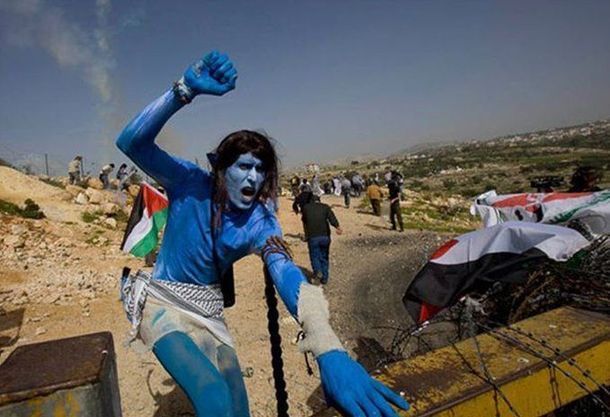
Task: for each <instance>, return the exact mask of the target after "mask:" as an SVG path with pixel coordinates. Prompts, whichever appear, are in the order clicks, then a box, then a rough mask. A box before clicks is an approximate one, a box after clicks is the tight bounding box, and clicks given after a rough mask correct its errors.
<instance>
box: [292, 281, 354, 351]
mask: <svg viewBox="0 0 610 417" xmlns="http://www.w3.org/2000/svg"><path fill="white" fill-rule="evenodd" d="M297 315H298V320H299V323H300V324H301V327H302V328H303V332H304V333H305V338H304V339H303V340H301V341H300V342H299V350H300V351H301V352H311V353H312V354H313V355H314V356H315V357H316V358H317V357H318V356H320V355H321V354H323V353H326V352H328V351H331V350H345V349H344V348H343V346H342V345H341V341H340V340H339V338H338V337H337V335H336V334H335V332H334V331H333V329H332V328H331V327H330V323H329V322H328V319H329V313H328V301H326V298H325V297H324V293H323V292H322V288H321V287H316V286H314V285H311V284H307V283H305V282H304V283H302V284H301V287H300V288H299V304H298V311H297Z"/></svg>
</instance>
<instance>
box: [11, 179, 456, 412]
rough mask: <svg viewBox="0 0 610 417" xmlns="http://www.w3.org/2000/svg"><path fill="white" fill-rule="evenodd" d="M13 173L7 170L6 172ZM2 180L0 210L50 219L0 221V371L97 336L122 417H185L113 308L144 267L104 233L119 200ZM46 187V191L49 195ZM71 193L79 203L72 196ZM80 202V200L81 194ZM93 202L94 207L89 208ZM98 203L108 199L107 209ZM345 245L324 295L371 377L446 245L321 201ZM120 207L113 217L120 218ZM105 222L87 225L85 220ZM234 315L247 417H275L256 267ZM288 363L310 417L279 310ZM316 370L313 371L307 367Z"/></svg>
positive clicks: (302, 258)
mask: <svg viewBox="0 0 610 417" xmlns="http://www.w3.org/2000/svg"><path fill="white" fill-rule="evenodd" d="M11 171H12V170H11ZM11 171H8V169H4V168H2V170H0V199H3V200H8V201H13V202H16V203H17V202H23V200H24V199H25V198H33V199H34V200H35V201H36V202H37V203H39V204H40V206H41V208H42V210H43V211H44V212H45V214H47V218H46V219H42V220H29V219H22V218H19V217H15V216H9V215H3V214H0V264H1V265H2V268H1V269H0V361H2V360H4V359H6V357H7V356H8V354H9V353H10V352H11V351H12V350H13V349H14V348H16V347H17V346H20V345H23V344H28V343H33V342H39V341H45V340H50V339H56V338H61V337H68V336H74V335H79V334H85V333H90V332H98V331H110V332H112V334H113V336H114V341H115V349H116V353H117V364H118V370H119V384H120V390H121V400H122V408H123V415H124V416H125V417H135V416H157V417H162V416H170V415H172V416H180V415H183V416H188V415H193V413H192V411H191V409H190V406H189V405H188V402H187V401H186V400H185V398H184V395H183V394H182V392H181V390H180V389H179V388H178V387H176V385H175V384H174V383H173V381H172V380H171V379H170V378H169V376H168V375H167V373H166V372H165V371H164V370H163V369H162V367H161V366H160V365H159V364H158V363H157V362H156V360H155V358H154V356H153V355H152V354H151V353H149V352H145V353H137V352H135V351H134V350H132V349H127V348H126V347H125V346H124V344H123V341H124V340H125V334H126V332H127V330H128V326H127V321H126V320H125V319H124V314H123V311H122V307H121V304H120V302H119V301H118V276H119V273H120V271H121V268H122V267H123V266H124V265H128V266H130V267H131V268H133V269H137V268H141V267H142V266H143V263H142V261H141V260H139V259H135V258H133V257H130V256H128V255H125V254H123V253H121V252H120V250H119V245H120V242H121V238H122V230H120V229H121V224H119V225H118V227H117V228H116V229H115V228H114V227H113V226H114V225H113V224H112V222H106V220H105V219H107V218H113V217H112V215H111V213H112V212H113V211H114V210H115V208H110V207H109V206H106V209H105V210H102V206H103V205H104V204H108V203H112V204H115V205H118V206H120V204H121V203H122V201H120V198H118V197H116V194H115V193H110V192H105V191H100V192H99V193H101V194H102V195H101V197H100V196H97V193H95V192H89V195H87V193H84V190H75V189H72V190H68V191H65V190H62V189H60V188H57V187H51V186H49V185H47V184H43V183H41V182H40V181H38V180H37V179H35V178H34V179H33V178H32V177H27V176H24V175H22V174H19V173H16V172H14V171H13V172H11ZM46 187H49V188H46ZM77 191H78V192H77ZM81 192H83V193H84V194H85V195H87V201H85V200H84V198H83V197H80V200H81V201H80V203H79V204H77V203H75V201H76V200H78V199H79V197H78V196H79V194H80V193H81ZM91 194H95V195H96V196H97V197H95V198H98V197H99V198H101V199H102V200H101V201H99V202H98V203H95V204H97V206H96V207H95V208H92V206H91V204H93V203H91ZM104 199H105V200H107V201H106V202H104ZM324 202H326V203H328V204H330V205H331V206H332V207H333V209H334V210H335V213H336V214H337V217H338V218H339V221H340V222H341V225H342V228H343V229H344V232H345V233H344V234H343V235H341V236H336V235H335V236H333V243H332V246H331V279H330V282H329V284H328V285H327V287H326V294H327V296H328V298H329V302H330V308H331V316H332V324H333V326H334V328H335V329H336V331H337V333H338V335H339V337H340V338H341V340H342V341H343V342H344V344H345V346H346V348H348V349H349V351H350V352H351V353H352V355H353V356H354V357H357V358H359V359H360V360H361V361H362V362H363V363H364V364H365V366H367V367H368V368H369V369H371V370H372V369H373V368H375V367H376V366H378V365H379V364H380V363H382V361H383V360H384V359H387V357H388V353H387V351H388V350H389V346H390V341H391V338H392V335H393V332H392V331H391V330H389V329H388V327H396V326H399V327H400V326H402V327H406V326H408V325H409V324H410V322H409V320H408V318H407V315H406V312H405V310H404V309H403V307H402V304H401V298H402V295H403V293H404V291H405V289H406V287H407V285H408V283H409V281H410V279H411V278H412V277H413V275H414V274H415V272H416V271H417V270H418V269H419V268H420V267H421V266H422V265H423V263H424V262H425V261H426V259H427V256H428V255H429V254H430V253H431V252H432V251H433V250H434V249H435V248H436V247H438V246H439V245H440V244H441V243H442V241H443V240H445V239H446V237H447V236H444V235H442V234H435V233H431V232H422V231H412V230H408V231H406V232H405V233H397V232H391V231H390V230H388V224H387V223H386V221H385V220H384V219H383V218H377V217H374V216H372V215H371V214H369V212H368V209H367V210H363V209H360V208H357V206H358V201H357V200H356V201H355V204H354V205H355V206H356V207H352V208H350V209H345V208H343V207H342V205H341V201H340V199H339V198H336V197H334V196H331V197H325V198H324ZM290 206H291V201H289V200H288V199H285V198H282V199H281V202H280V212H279V218H280V222H281V223H282V226H283V229H284V233H285V236H286V239H287V240H288V242H289V243H290V244H291V245H292V247H293V249H294V252H295V260H296V262H297V264H298V265H300V266H301V267H303V268H304V269H305V270H308V269H309V268H310V267H309V259H308V254H307V247H306V244H305V243H304V242H302V241H301V239H300V234H301V233H302V225H301V222H300V218H299V217H298V216H296V215H294V214H293V213H292V212H291V211H290ZM119 208H120V207H119ZM91 210H93V211H98V212H104V211H108V212H109V213H107V217H104V216H101V217H100V218H97V219H95V222H93V223H85V222H83V221H82V212H83V211H91ZM235 276H236V293H237V305H236V306H235V307H233V308H231V309H229V310H228V311H227V312H226V316H227V321H228V323H229V327H230V329H231V331H232V333H233V336H234V339H235V341H236V345H237V351H238V355H239V357H240V360H241V365H242V369H243V372H244V374H245V375H246V385H247V389H248V393H249V397H250V407H251V410H252V415H253V416H273V415H275V399H274V390H273V380H272V373H271V364H270V354H269V342H268V334H267V323H266V306H265V301H264V298H263V288H264V279H263V274H262V265H261V262H260V260H259V259H258V258H256V257H253V256H251V257H248V258H245V259H243V260H241V261H240V262H238V263H237V264H236V266H235ZM280 316H281V318H280V321H281V323H280V327H281V333H282V338H283V341H284V343H283V347H284V364H285V374H286V380H287V386H288V391H289V401H290V407H291V415H293V416H308V415H311V414H312V412H315V411H317V410H319V409H321V408H322V407H323V406H324V405H323V404H324V402H323V394H322V392H321V389H320V384H319V380H318V378H317V369H314V372H315V375H314V376H308V375H307V371H306V366H305V361H304V358H303V355H302V354H299V353H298V350H297V348H296V346H295V345H294V339H295V337H296V335H297V332H298V330H299V329H298V326H297V325H296V323H295V322H294V320H293V319H292V318H291V317H290V315H289V314H288V313H287V312H286V310H285V309H283V307H282V309H281V311H280ZM314 368H315V367H314Z"/></svg>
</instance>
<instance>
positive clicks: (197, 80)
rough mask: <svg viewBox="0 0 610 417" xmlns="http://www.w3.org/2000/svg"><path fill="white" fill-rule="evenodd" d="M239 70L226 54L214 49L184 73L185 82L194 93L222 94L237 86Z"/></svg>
mask: <svg viewBox="0 0 610 417" xmlns="http://www.w3.org/2000/svg"><path fill="white" fill-rule="evenodd" d="M236 80H237V70H236V69H235V68H234V67H233V62H231V60H230V59H229V57H228V56H227V55H225V54H221V53H219V52H218V51H212V52H210V53H209V54H207V55H206V56H205V57H203V59H200V60H199V61H197V62H195V63H194V64H193V65H191V66H190V67H189V68H188V69H187V70H186V71H185V73H184V84H186V86H187V87H188V88H189V89H190V90H191V91H192V93H193V95H198V94H211V95H214V96H222V95H223V94H225V93H227V92H229V91H231V90H233V89H234V88H235V81H236Z"/></svg>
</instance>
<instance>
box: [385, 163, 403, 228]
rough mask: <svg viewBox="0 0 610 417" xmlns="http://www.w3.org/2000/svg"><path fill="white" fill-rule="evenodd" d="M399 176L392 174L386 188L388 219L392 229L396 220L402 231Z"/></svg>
mask: <svg viewBox="0 0 610 417" xmlns="http://www.w3.org/2000/svg"><path fill="white" fill-rule="evenodd" d="M399 181H400V177H399V176H398V174H394V175H393V176H392V179H391V180H390V182H388V190H389V192H390V221H391V222H392V230H396V220H398V226H399V227H400V231H401V232H403V231H404V229H405V228H404V226H403V223H402V213H401V212H400V182H399Z"/></svg>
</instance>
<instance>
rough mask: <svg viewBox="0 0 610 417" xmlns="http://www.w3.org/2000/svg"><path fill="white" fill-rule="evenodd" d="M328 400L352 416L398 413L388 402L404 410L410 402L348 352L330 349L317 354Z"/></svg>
mask: <svg viewBox="0 0 610 417" xmlns="http://www.w3.org/2000/svg"><path fill="white" fill-rule="evenodd" d="M317 360H318V366H319V367H320V375H321V379H322V388H323V389H324V395H325V396H326V401H327V402H328V403H329V404H330V405H332V406H333V407H335V408H336V409H337V410H339V411H340V412H341V414H343V415H347V416H352V417H365V416H368V417H372V416H383V417H398V415H397V414H396V412H395V411H394V410H393V409H392V407H390V405H389V404H388V402H390V403H393V404H394V405H396V406H397V407H400V408H402V409H403V410H408V409H409V403H408V402H406V401H405V400H404V399H403V398H402V397H401V396H400V395H398V394H396V393H395V392H393V391H392V390H390V389H389V388H388V387H386V386H385V385H383V384H382V383H381V382H379V381H376V380H375V379H373V378H371V377H370V376H369V374H368V373H367V372H366V370H365V369H364V368H363V367H362V366H361V365H360V364H359V363H358V362H356V361H354V360H353V359H352V358H350V357H349V356H348V355H347V353H345V352H342V351H338V350H331V351H330V352H326V353H323V354H322V355H320V356H318V358H317Z"/></svg>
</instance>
